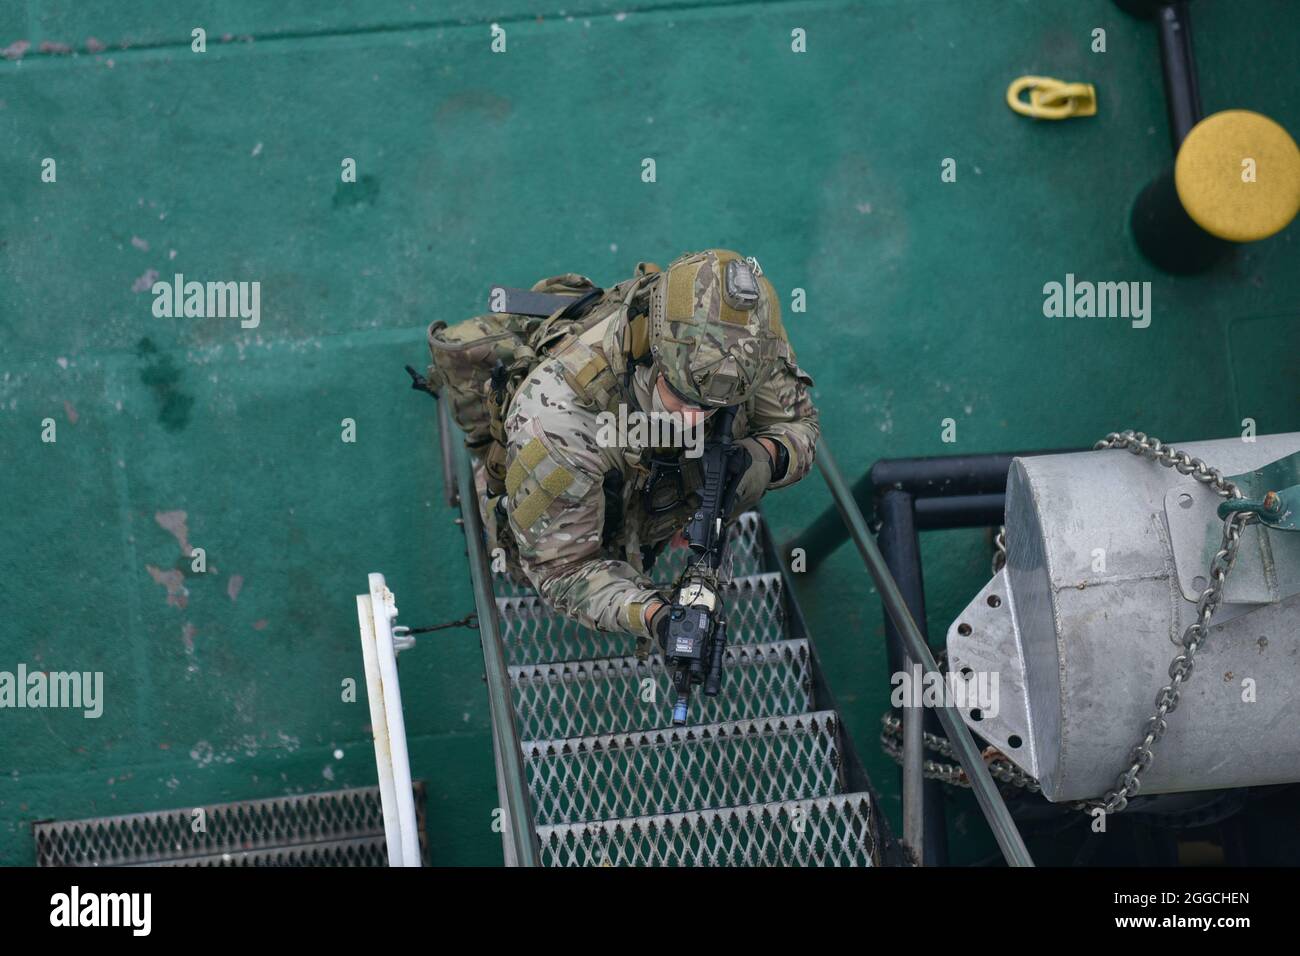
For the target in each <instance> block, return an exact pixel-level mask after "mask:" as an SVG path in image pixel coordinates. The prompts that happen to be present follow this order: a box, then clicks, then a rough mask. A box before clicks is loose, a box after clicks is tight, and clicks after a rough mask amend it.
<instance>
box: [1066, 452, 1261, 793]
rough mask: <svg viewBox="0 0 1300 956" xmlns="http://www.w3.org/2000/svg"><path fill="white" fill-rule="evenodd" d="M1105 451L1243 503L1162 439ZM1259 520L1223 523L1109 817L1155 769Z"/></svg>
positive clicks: (1241, 514)
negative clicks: (1157, 750) (1125, 454)
mask: <svg viewBox="0 0 1300 956" xmlns="http://www.w3.org/2000/svg"><path fill="white" fill-rule="evenodd" d="M1093 448H1094V449H1102V448H1127V449H1128V450H1129V451H1130V452H1132V453H1133V454H1135V455H1141V456H1144V457H1147V458H1150V459H1151V460H1152V461H1154V462H1156V463H1157V464H1161V465H1164V466H1165V467H1166V468H1173V469H1174V470H1175V471H1177V472H1178V473H1179V474H1180V475H1188V476H1190V477H1192V478H1194V479H1195V480H1196V481H1199V482H1200V483H1201V484H1203V485H1206V486H1208V487H1211V488H1213V489H1214V490H1215V492H1217V493H1218V494H1219V495H1222V496H1223V497H1224V498H1241V497H1242V494H1241V489H1240V488H1238V487H1237V485H1236V483H1234V482H1232V481H1229V480H1228V479H1227V478H1224V477H1223V474H1222V473H1221V472H1220V471H1219V469H1217V468H1211V467H1210V466H1209V465H1207V464H1206V463H1205V462H1203V461H1201V459H1199V458H1192V457H1191V456H1190V455H1188V454H1187V453H1186V452H1183V451H1176V450H1175V449H1173V448H1167V447H1166V446H1165V445H1164V444H1163V443H1162V442H1161V441H1160V440H1159V439H1157V438H1148V437H1147V436H1146V435H1144V434H1143V433H1142V432H1134V431H1124V432H1111V433H1110V434H1109V435H1107V436H1106V437H1105V438H1104V439H1103V440H1101V441H1099V442H1097V444H1096V445H1094V446H1093ZM1256 519H1257V515H1256V513H1255V512H1253V511H1233V512H1229V514H1228V517H1226V518H1225V519H1223V537H1222V540H1221V541H1220V544H1219V550H1218V551H1217V552H1215V555H1214V557H1213V558H1212V559H1211V560H1210V580H1209V584H1208V586H1207V587H1206V588H1205V590H1204V591H1202V592H1201V596H1200V599H1199V600H1198V601H1197V603H1196V620H1195V621H1193V622H1192V623H1191V624H1190V625H1188V627H1187V630H1185V631H1183V636H1182V638H1181V639H1180V641H1179V644H1180V645H1181V646H1182V652H1181V653H1180V654H1178V655H1177V656H1176V657H1175V658H1174V659H1173V661H1172V662H1171V663H1170V664H1169V683H1168V684H1166V685H1165V686H1164V687H1162V688H1160V691H1159V693H1157V694H1156V709H1155V713H1154V714H1152V716H1151V717H1150V719H1148V720H1147V722H1146V725H1145V728H1144V732H1143V737H1142V739H1141V740H1139V741H1138V743H1137V745H1136V746H1135V747H1134V748H1133V750H1132V752H1131V753H1130V755H1129V759H1130V761H1131V763H1130V764H1129V767H1128V769H1127V770H1125V771H1124V772H1123V773H1121V774H1120V775H1119V777H1118V778H1117V779H1116V781H1115V788H1114V789H1113V790H1111V791H1110V792H1109V793H1107V794H1106V795H1105V797H1103V798H1102V800H1101V802H1100V803H1093V804H1092V806H1094V807H1097V806H1099V807H1101V808H1102V809H1103V810H1105V811H1106V812H1107V813H1119V812H1120V811H1121V810H1123V809H1124V808H1125V807H1127V806H1128V801H1129V797H1131V796H1134V795H1135V794H1136V793H1137V792H1138V791H1139V790H1140V789H1141V787H1142V782H1141V779H1140V778H1141V775H1142V772H1143V771H1144V770H1146V769H1147V767H1149V766H1151V761H1152V759H1153V758H1154V753H1153V751H1152V748H1153V747H1154V746H1155V744H1156V742H1157V741H1159V740H1160V738H1161V737H1163V736H1164V734H1165V731H1166V730H1168V729H1169V725H1168V721H1167V720H1166V718H1167V717H1168V715H1169V714H1171V713H1173V712H1174V711H1175V710H1176V709H1177V708H1178V701H1179V699H1180V697H1181V695H1182V687H1183V685H1185V684H1186V683H1187V682H1188V681H1189V680H1191V678H1192V662H1193V659H1194V658H1195V657H1196V652H1197V650H1199V649H1200V647H1201V645H1202V644H1204V643H1205V641H1206V639H1207V638H1208V637H1209V635H1210V620H1211V619H1212V618H1213V617H1214V612H1215V611H1217V610H1218V609H1219V605H1220V604H1221V603H1222V602H1223V584H1224V581H1225V580H1227V577H1228V572H1229V571H1230V570H1232V564H1233V562H1234V561H1235V560H1236V559H1237V549H1238V548H1239V547H1241V532H1242V529H1243V528H1244V527H1245V526H1246V525H1247V524H1249V523H1250V522H1251V521H1254V520H1256Z"/></svg>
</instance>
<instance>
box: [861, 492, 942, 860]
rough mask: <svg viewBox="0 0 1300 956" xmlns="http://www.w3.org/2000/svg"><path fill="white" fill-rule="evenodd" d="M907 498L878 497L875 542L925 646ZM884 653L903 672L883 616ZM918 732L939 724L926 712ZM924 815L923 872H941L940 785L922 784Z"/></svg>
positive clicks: (898, 641)
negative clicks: (926, 869) (931, 869)
mask: <svg viewBox="0 0 1300 956" xmlns="http://www.w3.org/2000/svg"><path fill="white" fill-rule="evenodd" d="M912 502H913V499H912V496H911V495H910V494H908V493H907V492H905V491H887V492H885V494H884V495H882V496H881V499H880V506H879V508H878V509H877V511H878V514H879V516H880V531H879V533H878V534H877V535H876V541H877V542H878V543H879V545H880V553H881V556H882V557H884V559H885V565H886V566H887V567H888V568H889V573H890V574H892V575H893V577H894V580H895V581H896V582H897V583H898V590H899V593H900V594H901V595H902V596H903V601H904V603H905V604H906V605H907V609H908V610H909V611H910V612H911V613H912V618H913V620H915V621H916V626H917V628H918V629H919V630H920V632H921V634H922V636H924V637H925V638H926V639H927V641H928V640H929V632H928V631H927V629H926V623H925V583H924V581H923V579H922V577H921V539H920V537H919V536H918V534H917V530H916V524H915V522H914V520H913V513H912V506H913V505H912ZM885 647H886V652H887V654H888V657H889V672H890V674H897V673H900V672H902V671H904V670H905V669H906V668H907V652H906V651H905V650H904V645H903V636H902V634H901V633H899V630H898V628H896V627H895V626H894V622H893V620H892V619H891V618H890V616H889V615H888V614H886V615H885ZM923 726H924V727H925V729H926V731H928V732H929V733H932V734H941V733H942V730H941V729H940V727H939V719H938V717H937V716H936V714H935V713H934V711H932V710H930V709H929V708H927V709H926V711H925V720H924V724H923ZM924 796H925V811H924V818H923V819H924V824H923V830H922V832H923V837H922V842H923V854H924V855H923V858H922V864H923V865H925V866H946V865H947V863H948V825H947V821H946V820H945V814H944V803H943V785H942V784H940V783H939V782H938V781H937V780H927V781H926V782H925V787H924Z"/></svg>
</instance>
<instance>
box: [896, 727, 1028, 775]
mask: <svg viewBox="0 0 1300 956" xmlns="http://www.w3.org/2000/svg"><path fill="white" fill-rule="evenodd" d="M880 723H881V731H880V746H881V748H882V749H883V750H884V751H885V753H887V754H889V756H891V757H893V758H894V761H895V762H897V763H900V764H901V763H902V762H903V722H902V720H900V719H899V718H898V717H895V716H894V714H893V713H886V714H885V715H884V716H883V717H881V718H880ZM922 739H923V740H924V741H925V746H926V749H928V750H932V751H934V752H935V753H937V754H940V755H941V756H944V757H948V758H952V759H955V755H954V753H953V749H952V744H950V743H949V742H948V739H947V738H946V737H940V736H939V735H938V734H932V733H930V732H929V731H925V732H924V733H923V734H922ZM987 763H988V768H989V773H990V774H992V775H993V778H994V779H995V780H1001V781H1002V782H1003V783H1010V784H1014V785H1015V786H1017V787H1024V788H1025V789H1026V790H1029V791H1030V792H1033V793H1037V792H1038V781H1036V780H1035V779H1034V778H1033V777H1031V776H1029V774H1027V773H1025V772H1024V771H1023V770H1021V769H1020V768H1019V767H1017V766H1016V765H1015V764H1013V763H1012V762H1011V761H1010V760H1008V759H1006V758H1005V757H994V758H993V759H992V760H989V761H987ZM922 767H923V770H924V773H925V776H926V778H927V779H929V780H939V781H942V782H943V783H947V784H951V785H952V786H954V787H969V786H970V779H969V778H968V777H967V776H966V771H965V770H964V769H963V768H962V766H961V764H958V763H942V762H940V761H938V760H927V761H925V763H924V764H923V765H922Z"/></svg>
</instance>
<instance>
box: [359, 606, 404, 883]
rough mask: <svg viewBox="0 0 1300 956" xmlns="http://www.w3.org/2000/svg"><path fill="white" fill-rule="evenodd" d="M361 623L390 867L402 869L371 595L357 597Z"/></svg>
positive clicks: (367, 696) (399, 824)
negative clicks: (400, 867)
mask: <svg viewBox="0 0 1300 956" xmlns="http://www.w3.org/2000/svg"><path fill="white" fill-rule="evenodd" d="M357 621H358V622H359V623H360V625H361V658H362V660H363V661H364V662H365V666H366V699H367V701H368V702H369V704H370V732H371V735H372V736H373V737H374V739H375V767H376V768H377V769H378V771H379V801H380V804H381V805H382V806H383V810H384V838H385V840H386V841H387V843H388V865H389V866H401V865H402V832H401V821H400V820H399V818H398V813H397V787H396V786H395V785H394V783H393V755H392V751H391V750H390V748H389V741H388V718H387V717H386V716H385V714H384V685H383V682H382V681H381V680H380V678H379V652H378V650H377V649H376V647H375V616H374V611H373V610H372V607H371V601H370V595H369V594H358V595H357Z"/></svg>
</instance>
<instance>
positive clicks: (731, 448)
mask: <svg viewBox="0 0 1300 956" xmlns="http://www.w3.org/2000/svg"><path fill="white" fill-rule="evenodd" d="M735 417H736V408H735V406H729V407H727V408H724V409H722V410H721V411H720V412H719V413H718V421H717V422H716V423H715V425H714V431H713V437H712V438H711V439H710V440H709V441H708V442H706V443H705V445H704V454H703V455H702V456H701V459H700V468H701V471H702V473H703V476H704V487H703V488H702V489H701V491H700V506H699V508H698V509H696V511H695V513H694V514H693V515H691V520H690V523H689V524H688V525H687V526H686V542H687V544H688V545H690V548H691V551H692V552H693V556H692V558H691V560H690V561H689V563H688V564H687V567H686V570H685V571H683V572H682V576H681V578H680V579H679V580H678V582H677V587H676V589H675V590H674V591H673V599H672V605H671V607H670V609H669V613H668V635H667V642H666V646H665V648H664V660H665V663H666V664H667V666H668V668H669V669H670V670H671V672H672V679H673V689H674V690H675V691H676V693H677V699H676V701H675V702H674V703H673V724H674V725H675V726H678V727H680V726H682V725H684V724H685V723H686V719H687V714H688V711H689V708H690V699H691V690H692V688H693V687H694V686H695V685H697V684H703V685H704V696H705V697H716V696H718V692H719V691H720V690H721V689H722V657H723V654H724V652H725V651H726V649H727V620H726V616H725V614H724V610H723V607H722V596H721V583H720V580H719V577H720V573H721V568H722V560H723V557H724V556H725V553H726V548H727V528H726V527H725V522H726V519H727V515H729V514H730V513H731V508H732V506H733V505H734V504H735V500H736V488H737V486H738V484H739V483H740V478H741V476H742V475H743V474H744V473H745V469H746V468H747V467H748V462H746V461H745V460H744V459H745V458H746V457H747V456H746V454H745V451H744V449H742V448H741V447H740V446H738V445H736V444H734V443H733V441H732V438H731V426H732V422H733V420H734V419H735Z"/></svg>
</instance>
